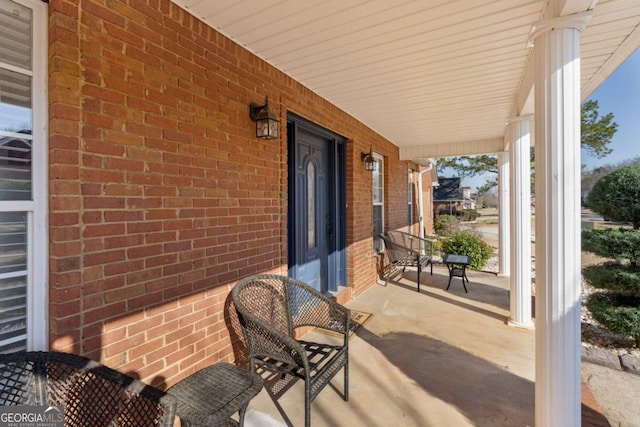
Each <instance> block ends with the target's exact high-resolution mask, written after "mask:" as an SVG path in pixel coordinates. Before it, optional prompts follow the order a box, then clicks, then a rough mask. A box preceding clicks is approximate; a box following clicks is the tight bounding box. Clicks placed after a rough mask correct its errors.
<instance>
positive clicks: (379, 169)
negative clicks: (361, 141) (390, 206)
mask: <svg viewBox="0 0 640 427" xmlns="http://www.w3.org/2000/svg"><path fill="white" fill-rule="evenodd" d="M372 156H373V159H374V160H375V161H376V163H375V167H374V172H373V174H372V178H371V202H372V205H371V215H372V222H373V220H375V218H373V208H374V206H381V210H380V212H381V215H382V218H381V220H382V230H381V231H380V232H382V231H384V157H383V156H381V155H380V154H378V153H372ZM376 173H377V174H378V176H380V188H379V191H380V193H381V194H382V197H381V200H379V201H377V202H376V201H375V192H376V190H377V188H376V186H375V182H374V177H375V176H376ZM372 228H373V227H372ZM372 232H373V234H374V236H373V250H374V252H380V251H382V250H384V245H382V242H381V240H380V238H379V237H378V236H377V235H376V232H375V230H372Z"/></svg>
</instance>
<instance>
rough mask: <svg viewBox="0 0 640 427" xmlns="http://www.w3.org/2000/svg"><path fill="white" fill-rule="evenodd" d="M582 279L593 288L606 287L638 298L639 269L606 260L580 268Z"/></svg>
mask: <svg viewBox="0 0 640 427" xmlns="http://www.w3.org/2000/svg"><path fill="white" fill-rule="evenodd" d="M582 275H583V276H584V280H586V282H587V283H589V284H590V285H591V286H593V287H594V288H598V289H607V290H610V291H614V292H617V293H622V294H625V295H632V296H636V297H638V298H640V269H639V268H637V267H635V268H634V267H630V266H626V265H622V264H619V263H617V262H607V263H604V264H601V265H591V266H589V267H585V268H584V269H582Z"/></svg>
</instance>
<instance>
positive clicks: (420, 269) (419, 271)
mask: <svg viewBox="0 0 640 427" xmlns="http://www.w3.org/2000/svg"><path fill="white" fill-rule="evenodd" d="M421 272H422V266H421V265H420V261H418V292H420V273H421Z"/></svg>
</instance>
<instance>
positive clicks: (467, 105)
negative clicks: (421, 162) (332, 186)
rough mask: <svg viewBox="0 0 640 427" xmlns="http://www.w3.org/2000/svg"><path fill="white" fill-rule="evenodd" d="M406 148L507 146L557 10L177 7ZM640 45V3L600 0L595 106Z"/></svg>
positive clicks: (578, 5)
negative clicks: (540, 32) (548, 20)
mask: <svg viewBox="0 0 640 427" xmlns="http://www.w3.org/2000/svg"><path fill="white" fill-rule="evenodd" d="M173 1H174V2H175V3H176V4H178V5H180V6H181V7H183V8H185V9H186V10H188V11H190V12H191V13H192V14H193V15H195V16H197V17H199V18H200V19H202V20H203V21H205V22H206V23H208V24H209V25H210V26H212V27H213V28H215V29H216V30H218V31H220V32H221V33H222V34H224V35H226V36H228V37H230V38H231V39H233V40H234V41H235V42H237V43H238V44H240V45H242V46H244V47H245V48H246V49H248V50H249V51H251V52H253V53H255V54H256V55H257V56H259V57H261V58H263V59H265V60H266V61H268V62H269V63H271V64H272V65H274V66H275V67H276V68H278V69H280V70H282V71H283V72H285V73H287V74H288V75H290V76H291V77H292V78H294V79H295V80H297V81H299V82H301V83H302V84H304V85H305V86H307V87H308V88H310V89H311V90H313V91H315V92H316V93H317V94H319V95H320V96H322V97H323V98H325V99H327V100H329V101H330V102H332V103H333V104H335V105H336V106H338V107H339V108H341V109H343V110H344V111H346V112H347V113H349V114H351V115H352V116H354V117H355V118H357V119H358V120H360V121H361V122H363V123H365V124H366V125H368V126H369V127H370V128H372V129H373V130H375V131H377V132H378V133H380V134H381V135H383V136H384V137H386V138H387V139H389V140H390V141H391V142H393V143H394V144H396V145H397V146H398V147H400V152H401V157H402V158H404V159H409V158H416V157H426V156H425V154H427V155H429V156H434V157H440V156H447V155H459V154H465V153H466V154H479V153H485V152H495V151H498V150H501V149H502V148H503V142H502V141H503V135H504V131H505V123H506V121H507V119H508V118H509V117H511V116H513V115H514V114H517V113H522V112H524V113H529V112H532V100H531V98H532V96H531V89H532V83H531V82H532V76H533V73H532V71H531V64H530V55H531V52H532V49H531V48H530V47H528V46H527V40H528V37H529V33H530V31H531V29H532V26H533V25H534V24H536V23H537V22H538V21H540V20H541V19H542V18H543V17H544V16H545V11H546V9H549V8H550V6H549V2H551V3H553V7H559V8H560V9H561V10H562V11H563V12H562V14H569V13H575V12H580V11H584V10H586V9H588V8H589V7H590V6H592V5H593V3H595V0H566V1H562V0H558V1H554V0H550V1H548V0H518V1H514V0H457V1H451V0H430V1H424V0H396V1H388V0H325V1H321V2H307V1H299V0H260V1H258V0H216V1H205V0H173ZM639 46H640V2H639V1H638V0H608V1H607V0H601V1H599V2H597V5H596V7H595V11H594V15H593V18H592V19H591V22H590V23H589V25H588V27H587V29H586V30H585V31H584V33H583V36H582V97H583V99H585V98H586V97H587V96H588V95H589V94H590V93H591V92H592V91H593V90H595V89H596V88H597V86H598V85H599V84H600V83H602V82H603V81H604V80H605V79H606V77H607V76H608V75H610V74H611V73H612V72H613V71H614V70H615V68H616V67H617V66H618V65H620V64H621V63H622V62H623V61H624V59H626V58H627V57H628V56H629V55H630V54H631V53H633V51H634V50H635V49H636V48H637V47H639Z"/></svg>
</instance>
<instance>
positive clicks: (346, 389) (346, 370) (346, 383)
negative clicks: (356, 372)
mask: <svg viewBox="0 0 640 427" xmlns="http://www.w3.org/2000/svg"><path fill="white" fill-rule="evenodd" d="M343 369H344V401H345V402H348V401H349V354H348V353H347V363H345V365H344V368H343Z"/></svg>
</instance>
